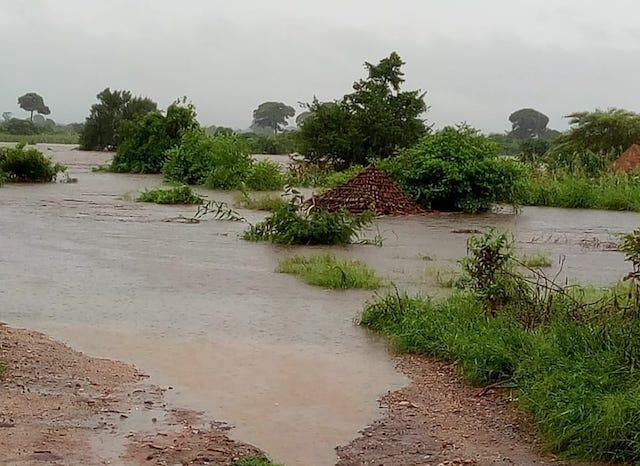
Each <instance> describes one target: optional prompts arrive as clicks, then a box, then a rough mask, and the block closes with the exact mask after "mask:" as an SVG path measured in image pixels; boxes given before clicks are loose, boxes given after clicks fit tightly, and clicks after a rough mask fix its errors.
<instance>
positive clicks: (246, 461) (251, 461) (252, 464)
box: [233, 457, 284, 466]
mask: <svg viewBox="0 0 640 466" xmlns="http://www.w3.org/2000/svg"><path fill="white" fill-rule="evenodd" d="M233 466H284V465H283V464H280V463H273V462H272V461H270V460H268V459H266V458H255V457H247V458H240V459H239V460H236V461H234V462H233Z"/></svg>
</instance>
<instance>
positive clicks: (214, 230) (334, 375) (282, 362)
mask: <svg viewBox="0 0 640 466" xmlns="http://www.w3.org/2000/svg"><path fill="white" fill-rule="evenodd" d="M40 147H41V148H42V149H44V150H46V151H47V152H48V153H49V154H51V155H53V156H54V157H55V158H56V160H60V161H61V162H63V163H65V164H67V165H68V166H69V168H70V173H71V175H72V176H74V177H77V178H78V183H76V184H48V185H10V186H5V187H3V188H1V189H0V215H1V218H2V228H1V229H0V303H1V304H2V309H3V315H2V318H3V320H6V321H7V322H8V323H10V324H13V325H29V326H30V327H32V328H35V329H37V330H42V331H45V332H49V333H50V334H51V335H53V336H54V337H58V338H61V339H63V340H64V341H67V342H69V343H70V344H71V345H72V346H74V347H76V348H78V349H81V350H83V351H86V352H87V353H89V354H91V355H96V356H104V357H113V358H118V359H123V360H125V361H129V362H132V363H135V364H137V365H138V366H139V367H140V368H141V369H142V370H144V371H146V372H148V373H149V374H151V375H152V377H153V378H152V381H154V382H157V383H159V384H163V385H172V386H174V387H176V390H175V391H174V392H173V395H172V396H173V397H175V398H176V400H177V402H179V403H180V404H182V405H184V404H187V405H191V406H193V407H195V408H199V409H206V410H208V411H209V412H210V413H211V414H212V415H213V416H215V417H217V418H219V419H221V420H226V421H228V422H230V423H232V424H234V425H236V426H237V429H235V430H234V431H233V435H235V436H237V437H239V438H242V440H244V441H247V442H250V443H254V444H256V445H257V446H259V447H262V448H264V449H266V450H267V451H269V452H270V454H271V455H272V456H273V457H275V458H277V459H279V460H282V461H285V462H286V463H287V464H290V465H293V464H305V465H313V464H318V465H325V464H331V462H332V461H333V459H334V452H333V447H334V446H336V445H338V444H341V443H346V442H348V441H349V440H350V439H351V438H352V437H354V436H355V435H356V434H357V431H358V430H359V429H360V428H362V427H363V426H364V425H366V424H367V423H368V422H370V421H371V420H372V419H373V418H374V417H375V416H377V415H378V414H379V413H378V411H377V403H376V398H377V397H378V396H379V395H381V394H383V393H384V392H386V391H387V390H389V389H395V388H398V387H399V386H401V385H402V384H403V383H405V379H404V378H403V377H402V376H401V375H400V374H398V373H397V372H395V370H394V368H393V363H392V361H391V359H390V357H389V356H388V355H387V353H386V350H385V347H384V345H383V344H382V343H381V342H380V341H378V340H377V339H374V338H372V337H371V336H370V335H368V334H367V333H366V332H365V331H363V330H362V329H360V328H358V327H356V326H354V325H353V319H354V317H356V316H357V314H358V312H359V310H360V309H361V307H362V303H363V302H364V301H365V300H366V299H368V298H369V297H370V296H371V293H369V292H353V291H350V292H329V291H324V290H320V289H317V288H314V287H310V286H306V285H303V284H301V283H300V282H299V281H298V280H297V279H296V278H295V277H292V276H289V275H283V274H278V273H275V272H274V269H275V267H276V265H277V262H278V259H279V258H280V257H282V256H284V255H288V254H294V253H300V252H303V251H304V252H305V253H307V252H309V251H315V250H319V249H325V248H304V249H301V248H285V247H278V246H272V245H268V244H255V243H247V242H243V241H241V240H240V239H239V238H238V233H240V232H241V231H242V230H243V229H244V228H246V225H245V224H242V223H234V222H220V221H213V220H211V221H205V222H203V223H201V224H199V225H187V224H180V223H173V222H166V221H165V220H166V219H169V218H174V217H177V216H179V215H184V216H187V217H188V216H191V215H192V214H193V212H194V208H193V207H172V206H157V205H152V204H138V203H135V202H133V199H135V197H136V196H137V194H138V193H139V192H140V191H142V190H144V189H146V188H149V187H153V186H157V185H159V184H161V183H162V180H161V178H160V177H158V176H140V175H115V174H108V173H92V172H91V167H92V166H96V165H98V164H101V163H104V162H105V161H106V160H107V159H108V158H109V154H105V153H82V152H78V151H70V150H69V148H68V146H67V147H65V146H55V145H41V146H40ZM48 148H50V149H48ZM203 192H204V194H206V195H208V196H209V197H210V198H214V197H215V198H216V199H219V200H225V201H230V200H231V196H230V195H229V194H227V193H215V192H207V191H203ZM243 215H245V217H247V218H248V219H249V220H250V221H255V220H258V219H259V218H261V216H262V214H260V213H256V212H249V211H247V212H243ZM639 223H640V215H638V214H632V213H617V212H602V211H581V210H563V209H542V208H525V209H523V210H522V211H521V212H520V213H519V214H518V215H514V214H513V213H509V211H508V210H505V211H504V212H502V213H492V214H484V215H478V216H467V215H452V214H439V215H430V216H421V217H410V218H389V219H382V220H380V221H379V222H378V224H377V230H373V231H372V232H371V235H373V234H375V233H376V232H379V233H380V234H382V236H383V237H384V238H385V242H384V247H382V248H378V247H375V246H363V245H354V246H350V247H344V248H340V247H337V248H329V249H332V250H334V251H336V252H337V253H339V254H343V255H345V256H351V257H357V258H361V259H363V260H365V261H367V262H368V263H369V264H371V265H372V266H373V267H374V268H375V269H376V270H377V271H378V272H379V273H380V274H382V275H384V276H386V277H388V278H390V279H391V280H392V281H393V282H395V283H396V284H397V285H398V286H399V287H401V288H405V289H409V290H412V291H420V292H429V291H433V290H432V289H430V288H429V287H430V286H432V284H429V281H428V280H425V268H426V267H430V268H432V269H438V268H443V269H446V268H451V267H454V266H455V263H456V260H457V259H458V258H460V257H461V256H462V255H464V253H465V242H466V239H467V237H468V235H467V234H457V233H452V231H453V230H473V229H479V230H483V229H486V228H489V227H495V228H497V229H501V230H508V231H511V232H513V234H514V235H515V237H516V238H517V245H518V248H519V249H521V250H523V251H527V252H529V251H531V252H533V251H535V252H538V251H540V252H545V253H546V254H547V255H548V256H549V257H550V258H552V261H553V262H554V263H556V264H557V263H558V259H559V258H560V257H565V262H564V267H563V271H562V276H563V277H566V278H567V279H568V280H571V281H578V282H583V283H593V284H608V283H611V282H614V281H616V280H617V279H619V278H620V277H621V276H622V275H624V273H625V270H626V268H627V267H626V265H625V264H624V263H623V258H622V256H621V255H620V254H618V253H615V252H611V251H609V250H607V249H608V245H609V244H608V242H610V241H611V240H612V238H613V235H614V234H615V233H617V232H620V231H630V230H632V229H634V228H636V227H637V226H638V224H639ZM426 257H428V259H429V261H428V262H427V261H425V258H426ZM557 267H558V266H557V265H556V269H555V270H552V271H553V272H554V273H555V271H556V270H557ZM301 446H304V447H303V448H301Z"/></svg>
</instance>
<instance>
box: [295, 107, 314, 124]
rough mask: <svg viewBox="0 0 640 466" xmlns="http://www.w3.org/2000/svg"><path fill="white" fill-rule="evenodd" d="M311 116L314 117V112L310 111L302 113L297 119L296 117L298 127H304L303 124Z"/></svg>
mask: <svg viewBox="0 0 640 466" xmlns="http://www.w3.org/2000/svg"><path fill="white" fill-rule="evenodd" d="M311 115H313V113H312V112H310V111H308V110H307V111H304V112H302V113H300V114H299V115H298V116H297V117H296V126H302V123H304V122H305V120H306V119H307V118H309V117H310V116H311Z"/></svg>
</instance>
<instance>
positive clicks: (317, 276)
mask: <svg viewBox="0 0 640 466" xmlns="http://www.w3.org/2000/svg"><path fill="white" fill-rule="evenodd" d="M278 272H282V273H292V274H295V275H299V276H300V277H301V278H302V280H303V281H304V282H305V283H308V284H309V285H316V286H321V287H323V288H334V289H335V288H337V289H347V288H365V289H369V290H373V289H376V288H379V287H380V286H381V285H382V280H381V279H380V278H379V277H378V276H376V274H375V273H374V271H373V270H371V269H370V268H369V267H368V266H367V265H366V264H365V263H363V262H361V261H358V260H345V259H339V258H337V257H336V256H334V255H333V254H318V255H314V256H311V257H305V256H294V257H289V258H286V259H283V260H281V261H280V265H279V266H278Z"/></svg>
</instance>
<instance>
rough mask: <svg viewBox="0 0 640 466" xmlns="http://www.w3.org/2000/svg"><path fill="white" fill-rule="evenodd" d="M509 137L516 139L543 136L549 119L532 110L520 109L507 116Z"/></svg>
mask: <svg viewBox="0 0 640 466" xmlns="http://www.w3.org/2000/svg"><path fill="white" fill-rule="evenodd" d="M509 121H510V122H511V133H509V135H510V136H512V137H514V138H516V139H528V138H535V137H542V136H543V135H544V134H545V131H546V129H547V125H548V124H549V117H548V116H547V115H545V114H544V113H542V112H539V111H538V110H535V109H533V108H521V109H520V110H516V111H515V112H513V113H512V114H511V115H509Z"/></svg>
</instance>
